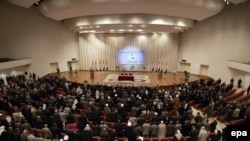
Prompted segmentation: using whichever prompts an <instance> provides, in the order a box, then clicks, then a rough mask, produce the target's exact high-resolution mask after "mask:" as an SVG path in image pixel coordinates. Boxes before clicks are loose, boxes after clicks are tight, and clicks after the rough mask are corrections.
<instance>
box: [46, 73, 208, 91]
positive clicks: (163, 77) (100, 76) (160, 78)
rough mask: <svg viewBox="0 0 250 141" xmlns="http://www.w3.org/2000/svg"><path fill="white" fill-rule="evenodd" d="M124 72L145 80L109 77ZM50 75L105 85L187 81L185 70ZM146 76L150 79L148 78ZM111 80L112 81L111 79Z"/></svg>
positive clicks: (162, 85) (78, 81) (142, 84)
mask: <svg viewBox="0 0 250 141" xmlns="http://www.w3.org/2000/svg"><path fill="white" fill-rule="evenodd" d="M122 73H131V74H132V75H133V76H135V78H137V76H138V77H141V78H138V79H141V80H143V79H144V78H145V81H141V80H138V79H137V80H135V81H119V80H116V78H115V79H112V80H111V79H109V77H110V76H113V77H117V76H119V75H121V74H122ZM49 75H56V76H59V77H65V78H66V79H67V80H69V81H72V82H77V83H79V84H82V83H83V82H84V81H85V80H86V81H88V83H89V84H103V85H111V86H115V85H126V86H157V85H158V86H160V87H166V86H173V85H175V84H181V83H185V75H184V73H183V72H178V73H176V75H173V73H170V72H169V73H166V74H165V73H161V74H159V73H157V72H146V71H145V72H144V71H140V72H122V71H95V72H94V78H93V79H91V76H90V71H79V72H77V73H74V72H73V73H70V72H61V73H60V74H57V73H51V74H49ZM146 78H147V79H148V80H146ZM206 78H207V77H204V76H199V75H194V74H190V77H189V81H196V80H199V79H206ZM110 80H111V81H110Z"/></svg>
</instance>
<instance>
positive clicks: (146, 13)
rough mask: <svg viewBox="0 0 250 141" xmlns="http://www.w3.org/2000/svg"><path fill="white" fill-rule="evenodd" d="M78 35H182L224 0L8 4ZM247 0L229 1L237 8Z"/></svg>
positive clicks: (56, 0)
mask: <svg viewBox="0 0 250 141" xmlns="http://www.w3.org/2000/svg"><path fill="white" fill-rule="evenodd" d="M7 1H8V2H9V3H12V4H14V5H17V6H21V7H25V8H30V7H31V6H33V5H34V3H36V2H38V3H39V5H37V7H38V9H39V11H40V12H41V14H43V15H44V16H46V17H48V18H50V19H53V20H56V21H59V22H63V23H64V24H65V26H66V27H67V28H69V29H70V30H73V31H75V32H79V33H124V32H144V33H145V32H146V33H153V32H175V33H176V32H183V31H185V30H188V29H190V28H192V27H193V26H194V23H195V22H196V21H202V20H204V19H207V18H209V17H211V16H213V15H216V14H217V13H219V12H220V11H221V10H222V9H223V8H224V7H225V5H226V3H225V2H224V0H43V1H41V2H39V1H40V0H22V1H20V0H7ZM244 1H246V0H230V3H231V4H239V3H241V2H244Z"/></svg>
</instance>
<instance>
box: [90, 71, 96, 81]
mask: <svg viewBox="0 0 250 141" xmlns="http://www.w3.org/2000/svg"><path fill="white" fill-rule="evenodd" d="M90 79H95V71H90Z"/></svg>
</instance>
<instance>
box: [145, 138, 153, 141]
mask: <svg viewBox="0 0 250 141" xmlns="http://www.w3.org/2000/svg"><path fill="white" fill-rule="evenodd" d="M143 141H151V139H150V138H144V139H143Z"/></svg>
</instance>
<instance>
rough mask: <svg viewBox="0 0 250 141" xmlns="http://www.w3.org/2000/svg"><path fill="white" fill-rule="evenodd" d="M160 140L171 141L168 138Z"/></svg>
mask: <svg viewBox="0 0 250 141" xmlns="http://www.w3.org/2000/svg"><path fill="white" fill-rule="evenodd" d="M160 141H169V140H168V138H164V139H161V140H160Z"/></svg>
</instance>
